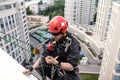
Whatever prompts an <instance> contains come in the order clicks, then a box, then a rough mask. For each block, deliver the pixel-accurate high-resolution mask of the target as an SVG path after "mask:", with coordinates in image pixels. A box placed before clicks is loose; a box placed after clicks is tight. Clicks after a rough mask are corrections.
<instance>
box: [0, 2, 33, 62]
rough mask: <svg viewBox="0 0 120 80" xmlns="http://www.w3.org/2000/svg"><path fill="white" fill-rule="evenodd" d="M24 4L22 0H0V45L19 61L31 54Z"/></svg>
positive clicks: (27, 59)
mask: <svg viewBox="0 0 120 80" xmlns="http://www.w3.org/2000/svg"><path fill="white" fill-rule="evenodd" d="M24 4H25V3H24V0H0V47H1V48H2V49H4V50H5V51H6V52H7V53H8V54H9V55H10V56H12V57H13V58H14V59H16V60H17V61H18V62H19V63H22V62H23V61H24V60H26V61H29V59H30V56H31V55H30V52H29V51H30V41H29V33H28V26H27V23H26V11H25V5H24ZM20 40H21V41H20ZM22 41H23V42H22Z"/></svg>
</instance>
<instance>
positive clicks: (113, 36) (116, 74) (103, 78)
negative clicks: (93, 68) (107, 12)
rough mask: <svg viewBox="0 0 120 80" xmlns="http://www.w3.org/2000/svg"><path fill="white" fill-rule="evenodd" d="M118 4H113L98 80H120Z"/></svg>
mask: <svg viewBox="0 0 120 80" xmlns="http://www.w3.org/2000/svg"><path fill="white" fill-rule="evenodd" d="M119 34H120V3H117V2H114V3H113V7H112V13H111V19H110V24H109V31H108V37H107V40H106V48H105V51H104V55H103V61H102V66H101V71H100V76H99V80H120V37H119Z"/></svg>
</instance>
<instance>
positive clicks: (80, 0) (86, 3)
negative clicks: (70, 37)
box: [64, 0, 95, 25]
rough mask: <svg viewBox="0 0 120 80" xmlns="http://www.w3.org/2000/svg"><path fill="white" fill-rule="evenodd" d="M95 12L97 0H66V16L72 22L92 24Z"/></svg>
mask: <svg viewBox="0 0 120 80" xmlns="http://www.w3.org/2000/svg"><path fill="white" fill-rule="evenodd" d="M94 13H95V0H65V13H64V14H65V17H66V19H67V20H68V21H69V23H70V24H77V25H78V24H82V25H83V24H90V22H92V21H93V17H94Z"/></svg>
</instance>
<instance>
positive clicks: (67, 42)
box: [65, 37, 72, 52]
mask: <svg viewBox="0 0 120 80" xmlns="http://www.w3.org/2000/svg"><path fill="white" fill-rule="evenodd" d="M66 40H67V41H66V44H65V46H66V47H65V52H67V51H68V48H69V46H70V45H71V43H72V39H71V38H69V37H66Z"/></svg>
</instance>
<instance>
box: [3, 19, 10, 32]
mask: <svg viewBox="0 0 120 80" xmlns="http://www.w3.org/2000/svg"><path fill="white" fill-rule="evenodd" d="M4 21H5V26H6V31H9V26H8V20H7V17H5V18H4Z"/></svg>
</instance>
